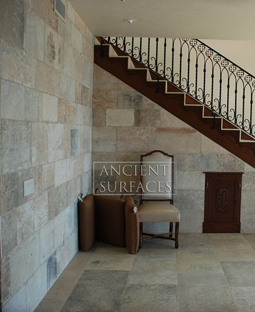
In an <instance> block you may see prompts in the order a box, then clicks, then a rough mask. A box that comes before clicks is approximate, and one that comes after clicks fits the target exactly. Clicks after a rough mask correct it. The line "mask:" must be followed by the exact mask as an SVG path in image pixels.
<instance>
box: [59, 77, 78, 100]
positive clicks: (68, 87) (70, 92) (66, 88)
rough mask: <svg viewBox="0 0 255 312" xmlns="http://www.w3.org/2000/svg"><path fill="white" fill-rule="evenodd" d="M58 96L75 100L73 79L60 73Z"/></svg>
mask: <svg viewBox="0 0 255 312" xmlns="http://www.w3.org/2000/svg"><path fill="white" fill-rule="evenodd" d="M60 97H61V98H64V99H66V100H68V101H70V102H72V103H74V102H75V81H74V80H73V79H71V78H69V77H67V76H66V75H63V74H60Z"/></svg>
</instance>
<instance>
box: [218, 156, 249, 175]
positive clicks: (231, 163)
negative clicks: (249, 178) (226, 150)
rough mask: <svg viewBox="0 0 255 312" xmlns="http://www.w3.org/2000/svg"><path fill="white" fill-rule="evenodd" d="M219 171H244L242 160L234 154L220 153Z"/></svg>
mask: <svg viewBox="0 0 255 312" xmlns="http://www.w3.org/2000/svg"><path fill="white" fill-rule="evenodd" d="M219 169H220V171H240V172H243V171H244V162H243V161H242V160H241V159H239V158H237V157H236V156H234V155H232V154H229V155H221V156H220V168H219Z"/></svg>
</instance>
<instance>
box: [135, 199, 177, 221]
mask: <svg viewBox="0 0 255 312" xmlns="http://www.w3.org/2000/svg"><path fill="white" fill-rule="evenodd" d="M139 221H140V222H180V212H179V211H178V209H177V208H175V207H174V206H173V205H171V204H168V203H146V204H142V205H141V206H140V208H139Z"/></svg>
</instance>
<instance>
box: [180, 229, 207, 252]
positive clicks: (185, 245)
mask: <svg viewBox="0 0 255 312" xmlns="http://www.w3.org/2000/svg"><path fill="white" fill-rule="evenodd" d="M179 244H180V246H179V249H181V250H184V249H194V247H205V246H206V247H211V248H213V245H212V242H211V237H210V235H209V234H205V233H203V234H201V233H197V234H196V233H195V234H188V233H180V234H179Z"/></svg>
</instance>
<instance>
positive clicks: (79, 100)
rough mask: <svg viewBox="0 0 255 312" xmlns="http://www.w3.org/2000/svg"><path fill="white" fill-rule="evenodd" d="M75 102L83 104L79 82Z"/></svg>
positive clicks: (76, 84) (76, 86) (76, 83)
mask: <svg viewBox="0 0 255 312" xmlns="http://www.w3.org/2000/svg"><path fill="white" fill-rule="evenodd" d="M75 103H76V104H81V84H80V83H79V82H77V81H76V82H75Z"/></svg>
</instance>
